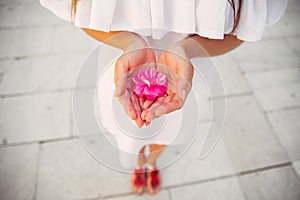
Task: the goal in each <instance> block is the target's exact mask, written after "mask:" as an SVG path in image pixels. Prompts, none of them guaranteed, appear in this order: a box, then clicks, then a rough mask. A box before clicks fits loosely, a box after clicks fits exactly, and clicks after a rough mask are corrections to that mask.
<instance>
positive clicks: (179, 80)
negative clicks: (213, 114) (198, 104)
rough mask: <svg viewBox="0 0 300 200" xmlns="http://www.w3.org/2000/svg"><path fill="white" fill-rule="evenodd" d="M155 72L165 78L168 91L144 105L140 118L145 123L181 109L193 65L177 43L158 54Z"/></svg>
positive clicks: (190, 80) (189, 83) (188, 87)
mask: <svg viewBox="0 0 300 200" xmlns="http://www.w3.org/2000/svg"><path fill="white" fill-rule="evenodd" d="M157 70H158V71H159V72H162V73H164V74H165V75H166V76H167V78H168V90H167V92H166V95H165V96H164V97H160V98H157V99H156V100H155V101H146V102H145V103H144V107H143V109H144V111H143V112H142V116H141V117H142V119H143V120H145V121H146V122H150V121H152V120H153V119H155V118H158V117H160V116H162V115H164V114H167V113H170V112H173V111H175V110H178V109H180V108H182V106H183V104H184V101H185V99H186V97H187V95H188V93H189V91H190V90H191V87H192V79H193V75H194V69H193V65H192V63H191V62H190V60H189V58H188V56H187V55H186V52H185V50H184V48H182V47H181V45H180V44H179V43H177V44H173V45H172V46H171V47H170V48H169V49H167V50H165V51H163V52H162V53H161V54H160V56H159V59H158V63H157Z"/></svg>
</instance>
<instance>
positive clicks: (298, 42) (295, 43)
mask: <svg viewBox="0 0 300 200" xmlns="http://www.w3.org/2000/svg"><path fill="white" fill-rule="evenodd" d="M287 41H288V43H289V45H291V46H292V48H293V49H294V50H295V51H296V52H297V54H298V55H299V56H300V37H297V38H288V39H287Z"/></svg>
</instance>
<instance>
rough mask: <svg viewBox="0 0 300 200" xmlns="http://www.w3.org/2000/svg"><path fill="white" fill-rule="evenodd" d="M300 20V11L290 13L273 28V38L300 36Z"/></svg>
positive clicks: (271, 29) (271, 28)
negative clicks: (299, 24)
mask: <svg viewBox="0 0 300 200" xmlns="http://www.w3.org/2000/svg"><path fill="white" fill-rule="evenodd" d="M299 20H300V14H299V11H288V12H286V14H285V15H284V16H283V17H282V18H281V19H280V20H279V21H278V22H277V23H276V24H275V25H273V26H272V27H270V29H269V30H270V32H271V35H272V37H291V36H298V35H299V34H300V28H299V26H297V25H296V24H298V22H299Z"/></svg>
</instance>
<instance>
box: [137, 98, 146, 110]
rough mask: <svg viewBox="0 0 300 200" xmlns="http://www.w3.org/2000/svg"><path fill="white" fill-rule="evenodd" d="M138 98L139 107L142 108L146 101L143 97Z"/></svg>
mask: <svg viewBox="0 0 300 200" xmlns="http://www.w3.org/2000/svg"><path fill="white" fill-rule="evenodd" d="M138 99H139V103H140V107H141V108H143V107H144V103H145V101H146V99H145V97H140V98H138Z"/></svg>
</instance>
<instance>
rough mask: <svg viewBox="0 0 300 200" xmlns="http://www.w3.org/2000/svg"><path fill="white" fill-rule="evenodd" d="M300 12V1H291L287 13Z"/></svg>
mask: <svg viewBox="0 0 300 200" xmlns="http://www.w3.org/2000/svg"><path fill="white" fill-rule="evenodd" d="M299 10H300V1H299V0H289V4H288V7H287V12H292V11H299Z"/></svg>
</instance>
